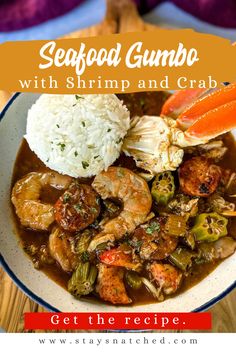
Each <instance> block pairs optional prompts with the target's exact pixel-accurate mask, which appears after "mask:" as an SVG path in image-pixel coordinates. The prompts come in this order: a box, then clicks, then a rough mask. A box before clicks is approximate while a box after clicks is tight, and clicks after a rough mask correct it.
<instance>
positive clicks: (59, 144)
mask: <svg viewBox="0 0 236 354" xmlns="http://www.w3.org/2000/svg"><path fill="white" fill-rule="evenodd" d="M57 145H58V146H60V148H61V151H64V150H65V147H66V144H64V143H58V144H57Z"/></svg>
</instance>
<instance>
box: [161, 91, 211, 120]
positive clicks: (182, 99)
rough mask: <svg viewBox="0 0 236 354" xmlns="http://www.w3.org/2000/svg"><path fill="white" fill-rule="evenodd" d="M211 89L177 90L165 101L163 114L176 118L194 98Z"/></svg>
mask: <svg viewBox="0 0 236 354" xmlns="http://www.w3.org/2000/svg"><path fill="white" fill-rule="evenodd" d="M208 90H209V89H188V90H181V91H176V92H175V93H173V95H171V96H170V97H169V98H168V99H167V100H166V102H165V103H164V105H163V107H162V111H161V116H167V117H171V118H174V119H176V118H177V117H178V116H179V115H180V113H181V112H183V111H184V110H185V109H186V108H187V107H188V106H189V105H190V104H192V103H193V101H194V100H196V99H198V98H199V97H201V96H202V95H203V94H204V93H206V92H207V91H208Z"/></svg>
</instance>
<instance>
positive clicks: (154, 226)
mask: <svg viewBox="0 0 236 354" xmlns="http://www.w3.org/2000/svg"><path fill="white" fill-rule="evenodd" d="M145 231H146V233H147V234H148V235H151V234H152V233H153V232H154V231H160V224H159V223H158V222H156V221H152V222H151V223H150V225H149V226H148V227H147V229H146V230H145Z"/></svg>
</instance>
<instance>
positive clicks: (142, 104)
mask: <svg viewBox="0 0 236 354" xmlns="http://www.w3.org/2000/svg"><path fill="white" fill-rule="evenodd" d="M139 102H140V106H141V107H143V106H144V105H145V99H144V98H140V101H139Z"/></svg>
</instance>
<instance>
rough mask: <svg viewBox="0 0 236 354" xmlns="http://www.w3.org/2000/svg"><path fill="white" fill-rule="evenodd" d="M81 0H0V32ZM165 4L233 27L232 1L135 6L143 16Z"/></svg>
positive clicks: (144, 0) (235, 0) (140, 0)
mask: <svg viewBox="0 0 236 354" xmlns="http://www.w3.org/2000/svg"><path fill="white" fill-rule="evenodd" d="M83 1H86V0H0V32H8V31H15V30H20V29H23V28H27V27H31V26H35V25H38V24H40V23H43V22H45V21H48V20H50V19H53V18H56V17H58V16H61V15H63V14H65V13H67V12H68V11H70V10H72V9H73V8H75V7H76V6H78V5H79V4H81V3H82V2H83ZM114 1H119V0H114ZM166 1H167V2H172V3H173V4H175V5H176V6H178V7H180V8H182V9H183V10H184V11H186V12H188V13H190V14H192V15H194V16H196V17H198V18H199V19H201V20H203V21H206V22H209V23H212V24H214V25H217V26H221V27H225V28H236V0H136V3H137V5H138V8H139V11H140V13H141V14H144V13H147V12H149V11H150V10H151V9H153V8H154V7H156V6H157V5H159V4H160V3H163V2H166ZM94 9H96V6H95V8H94Z"/></svg>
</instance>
